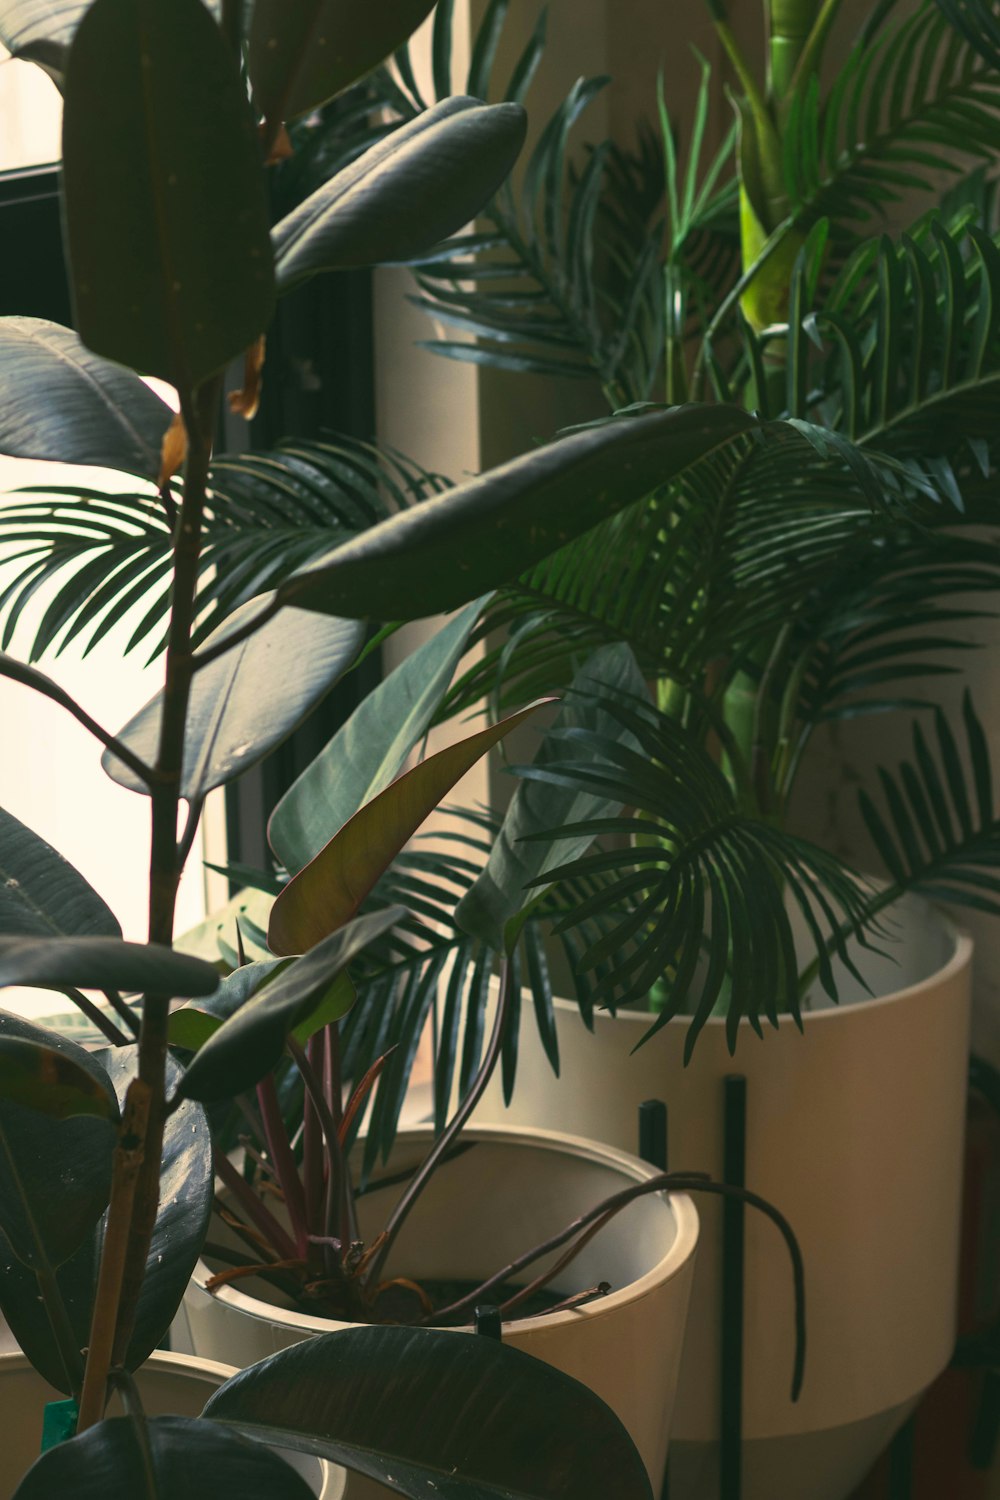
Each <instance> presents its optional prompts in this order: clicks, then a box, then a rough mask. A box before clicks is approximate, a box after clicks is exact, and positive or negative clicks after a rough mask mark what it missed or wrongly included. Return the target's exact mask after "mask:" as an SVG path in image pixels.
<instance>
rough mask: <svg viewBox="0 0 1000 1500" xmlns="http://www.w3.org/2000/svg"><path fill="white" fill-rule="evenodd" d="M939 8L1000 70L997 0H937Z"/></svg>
mask: <svg viewBox="0 0 1000 1500" xmlns="http://www.w3.org/2000/svg"><path fill="white" fill-rule="evenodd" d="M937 6H938V9H939V10H940V11H941V13H942V15H944V16H946V17H947V19H948V21H949V22H950V23H951V25H952V26H954V27H955V29H956V31H960V32H961V33H962V35H963V36H964V37H965V39H966V41H967V42H968V43H969V46H970V47H973V48H975V50H976V51H977V52H978V53H979V55H980V57H982V58H983V59H984V60H985V61H986V62H987V63H989V65H990V67H991V68H997V69H1000V14H998V13H997V7H996V4H995V0H937Z"/></svg>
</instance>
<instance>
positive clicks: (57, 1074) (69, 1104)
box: [0, 1035, 118, 1120]
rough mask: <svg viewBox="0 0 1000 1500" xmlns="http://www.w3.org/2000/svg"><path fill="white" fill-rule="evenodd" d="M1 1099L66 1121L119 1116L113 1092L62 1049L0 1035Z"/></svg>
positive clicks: (108, 1118) (109, 1118)
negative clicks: (86, 1117)
mask: <svg viewBox="0 0 1000 1500" xmlns="http://www.w3.org/2000/svg"><path fill="white" fill-rule="evenodd" d="M0 1101H2V1102H3V1103H4V1104H19V1105H21V1106H22V1107H24V1108H26V1109H34V1110H37V1111H38V1112H39V1114H43V1115H49V1116H50V1117H51V1118H52V1119H54V1120H69V1119H73V1118H75V1117H76V1116H77V1115H93V1116H95V1117H96V1118H97V1119H99V1120H116V1119H117V1118H118V1101H117V1100H116V1099H115V1096H114V1091H113V1090H112V1089H109V1088H108V1087H107V1086H106V1085H102V1083H101V1081H100V1080H99V1079H96V1078H95V1077H94V1075H93V1073H92V1072H91V1071H90V1070H89V1069H86V1068H82V1067H81V1066H80V1065H79V1064H78V1063H77V1062H75V1061H74V1060H73V1059H72V1058H70V1057H67V1056H66V1054H65V1053H64V1052H61V1051H59V1050H57V1049H56V1048H54V1047H50V1046H47V1045H41V1044H39V1043H38V1042H34V1041H28V1040H26V1039H24V1038H21V1037H5V1036H2V1035H0Z"/></svg>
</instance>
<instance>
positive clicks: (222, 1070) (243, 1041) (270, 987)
mask: <svg viewBox="0 0 1000 1500" xmlns="http://www.w3.org/2000/svg"><path fill="white" fill-rule="evenodd" d="M405 915H406V912H405V910H404V909H403V908H402V907H401V906H389V907H386V908H385V910H383V911H378V912H373V913H371V915H370V916H367V917H359V918H358V919H357V921H355V922H351V923H349V924H348V925H346V926H342V927H341V928H340V930H339V932H335V933H333V935H332V936H331V937H328V938H327V939H326V941H325V942H323V943H319V944H317V946H316V947H314V948H313V949H312V951H311V952H310V953H307V954H306V955H305V956H304V957H302V958H300V959H299V960H298V962H296V963H293V964H289V965H287V966H286V967H285V968H284V969H282V971H281V972H280V973H279V974H278V975H276V977H274V978H272V979H271V980H270V982H269V983H268V984H267V985H266V986H265V987H264V989H263V990H262V991H261V992H260V993H259V994H257V995H256V996H255V997H254V998H253V999H252V1000H250V1001H249V1002H248V1003H247V1004H246V1005H243V1006H241V1007H240V1009H239V1010H238V1011H237V1012H236V1013H235V1015H233V1016H230V1018H229V1019H228V1020H227V1021H224V1022H223V1023H222V1025H221V1026H220V1027H219V1029H218V1031H216V1032H215V1033H214V1034H213V1035H212V1036H210V1037H209V1038H208V1040H207V1041H206V1042H205V1044H204V1046H202V1047H201V1049H200V1050H199V1051H198V1052H197V1053H196V1054H195V1057H194V1059H193V1061H192V1062H191V1064H190V1066H189V1067H188V1068H187V1070H186V1072H185V1074H184V1076H183V1078H182V1079H181V1081H180V1083H179V1084H178V1086H177V1089H176V1091H175V1095H174V1097H175V1099H201V1100H214V1099H227V1098H228V1099H231V1098H233V1097H234V1095H236V1094H241V1093H243V1092H244V1090H245V1089H249V1088H252V1087H253V1086H254V1084H256V1083H258V1082H259V1081H260V1080H261V1079H262V1078H263V1077H264V1075H265V1074H266V1073H270V1072H271V1070H272V1069H273V1068H274V1067H275V1066H276V1065H277V1063H278V1062H279V1061H280V1060H281V1055H282V1052H283V1051H284V1047H285V1039H286V1038H287V1036H288V1034H289V1032H291V1031H293V1030H294V1029H295V1028H296V1027H298V1026H302V1025H303V1024H305V1023H307V1021H308V1020H309V1018H310V1016H311V1014H312V1012H314V1011H315V1010H316V1009H317V1007H320V1006H322V1007H323V1011H322V1020H321V1021H320V1023H319V1024H327V1023H328V1022H329V1021H335V1020H339V1018H340V1016H339V1015H338V1014H330V1007H329V1005H328V1004H327V1003H326V1002H327V1001H328V998H329V996H330V993H331V987H332V986H333V982H334V980H335V979H336V978H337V977H338V975H340V974H342V973H343V972H344V971H345V970H346V969H347V966H348V965H349V964H350V963H352V962H353V961H354V959H356V958H357V957H358V955H359V954H360V953H363V952H364V950H365V948H366V947H367V946H368V944H369V943H371V942H374V941H375V939H376V938H379V937H381V936H382V935H383V934H384V933H386V932H388V931H389V929H390V928H392V927H394V926H395V925H396V924H397V922H399V921H401V920H402V918H403V917H405ZM341 995H342V996H343V999H344V1008H345V1011H346V1008H347V1007H348V1006H349V1005H350V1003H351V1001H352V1000H353V990H351V991H346V992H345V991H341ZM343 1013H344V1011H341V1014H343Z"/></svg>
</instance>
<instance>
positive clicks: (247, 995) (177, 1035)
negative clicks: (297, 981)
mask: <svg viewBox="0 0 1000 1500" xmlns="http://www.w3.org/2000/svg"><path fill="white" fill-rule="evenodd" d="M288 962H289V960H288V959H287V958H268V959H262V960H261V961H260V962H259V963H250V964H241V965H240V967H239V968H238V969H234V970H233V972H232V973H231V974H227V975H225V977H224V978H222V979H220V980H219V988H218V989H217V990H216V992H215V994H214V995H211V996H209V997H208V999H206V1000H201V1001H199V1002H198V1004H197V1005H194V1004H188V1005H182V1006H180V1007H179V1008H178V1009H176V1010H173V1011H171V1013H170V1025H169V1032H168V1034H169V1037H170V1044H171V1046H173V1047H184V1048H185V1049H186V1050H187V1051H189V1052H197V1050H198V1048H199V1047H201V1046H202V1045H203V1044H204V1043H205V1042H207V1041H208V1039H209V1037H210V1036H212V1035H213V1034H214V1033H215V1032H216V1031H218V1029H219V1027H220V1026H221V1025H222V1023H223V1021H227V1020H228V1019H229V1017H230V1016H234V1015H235V1014H236V1012H237V1011H238V1010H239V1009H240V1007H241V1006H243V1005H246V1003H247V1001H248V1000H250V999H252V998H253V996H254V995H256V993H257V991H258V990H260V989H262V988H263V986H264V985H265V984H267V983H268V982H269V981H270V980H272V979H273V978H274V977H275V975H276V974H277V973H278V971H279V970H280V969H282V968H284V966H285V965H286V964H287V963H288Z"/></svg>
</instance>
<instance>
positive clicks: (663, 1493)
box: [638, 1099, 670, 1500]
mask: <svg viewBox="0 0 1000 1500" xmlns="http://www.w3.org/2000/svg"><path fill="white" fill-rule="evenodd" d="M638 1155H639V1156H640V1157H641V1158H642V1160H643V1161H644V1162H648V1163H649V1165H650V1166H651V1167H655V1168H656V1170H657V1171H658V1172H666V1171H667V1170H668V1168H667V1106H666V1105H665V1104H664V1102H663V1100H662V1099H644V1100H643V1102H642V1103H641V1104H640V1105H639V1150H638ZM660 1500H670V1458H669V1456H668V1457H667V1463H666V1467H665V1468H664V1471H663V1484H662V1485H661V1487H660Z"/></svg>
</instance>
